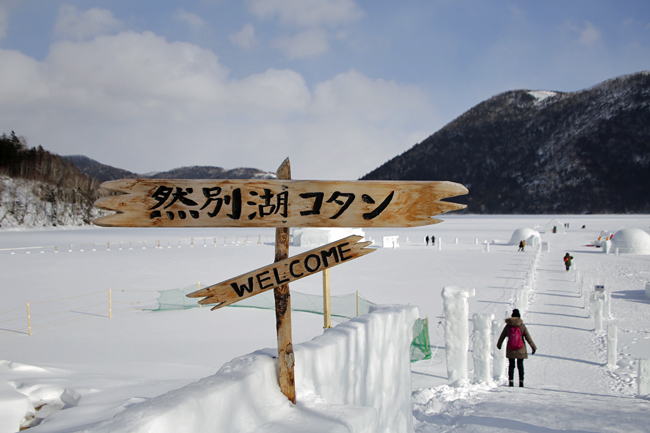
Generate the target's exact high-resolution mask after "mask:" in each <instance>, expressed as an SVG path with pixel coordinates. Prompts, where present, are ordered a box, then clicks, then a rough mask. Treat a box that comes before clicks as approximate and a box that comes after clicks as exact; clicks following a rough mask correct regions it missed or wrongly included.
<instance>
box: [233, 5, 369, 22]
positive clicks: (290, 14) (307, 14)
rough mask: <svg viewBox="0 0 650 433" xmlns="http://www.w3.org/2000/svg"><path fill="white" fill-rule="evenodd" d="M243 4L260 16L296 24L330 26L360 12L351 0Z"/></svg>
mask: <svg viewBox="0 0 650 433" xmlns="http://www.w3.org/2000/svg"><path fill="white" fill-rule="evenodd" d="M246 5H247V6H248V9H249V10H250V11H251V12H252V13H253V14H254V15H256V16H258V17H260V18H263V19H270V18H276V17H277V19H278V21H279V22H280V24H282V25H287V26H297V27H314V26H331V27H334V26H338V25H340V24H346V23H350V22H353V21H356V20H358V19H359V18H361V17H362V16H363V11H362V10H361V8H359V6H357V5H356V4H355V3H354V1H353V0H247V1H246Z"/></svg>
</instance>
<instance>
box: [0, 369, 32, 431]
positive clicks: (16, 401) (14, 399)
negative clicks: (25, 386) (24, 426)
mask: <svg viewBox="0 0 650 433" xmlns="http://www.w3.org/2000/svg"><path fill="white" fill-rule="evenodd" d="M28 412H30V413H34V412H35V410H34V406H33V405H32V403H31V401H30V400H29V397H27V396H26V395H25V394H21V393H20V392H18V391H16V389H15V388H14V387H12V386H10V385H9V384H6V383H3V382H0V433H14V432H17V431H18V430H19V429H20V423H21V422H22V421H23V418H24V417H25V414H26V413H28Z"/></svg>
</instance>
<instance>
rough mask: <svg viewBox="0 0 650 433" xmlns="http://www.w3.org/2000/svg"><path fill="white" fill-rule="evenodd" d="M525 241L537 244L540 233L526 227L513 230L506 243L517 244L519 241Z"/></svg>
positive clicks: (527, 243)
mask: <svg viewBox="0 0 650 433" xmlns="http://www.w3.org/2000/svg"><path fill="white" fill-rule="evenodd" d="M521 241H526V245H536V244H539V241H540V235H539V232H538V231H537V230H533V229H529V228H527V227H524V228H520V229H517V230H515V232H514V233H513V234H512V237H511V238H510V242H508V245H519V242H521Z"/></svg>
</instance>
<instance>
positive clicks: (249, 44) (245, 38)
mask: <svg viewBox="0 0 650 433" xmlns="http://www.w3.org/2000/svg"><path fill="white" fill-rule="evenodd" d="M228 38H229V39H230V42H231V43H233V44H235V45H237V46H238V47H240V48H243V49H245V50H249V49H251V48H253V47H254V46H256V45H258V44H259V40H258V39H257V38H256V37H255V27H254V26H253V25H252V24H251V23H246V24H245V25H244V27H243V28H242V29H241V30H240V31H238V32H237V33H233V34H231V35H229V36H228Z"/></svg>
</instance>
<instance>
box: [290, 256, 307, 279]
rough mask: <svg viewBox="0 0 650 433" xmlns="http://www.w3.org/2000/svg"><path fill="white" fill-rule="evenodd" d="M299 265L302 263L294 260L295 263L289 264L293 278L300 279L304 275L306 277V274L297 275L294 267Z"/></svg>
mask: <svg viewBox="0 0 650 433" xmlns="http://www.w3.org/2000/svg"><path fill="white" fill-rule="evenodd" d="M298 263H300V260H294V261H292V262H291V263H289V273H290V274H291V276H292V277H293V278H300V277H302V276H303V275H305V273H304V272H302V273H300V274H297V273H295V272H294V271H293V266H294V265H295V264H298Z"/></svg>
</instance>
